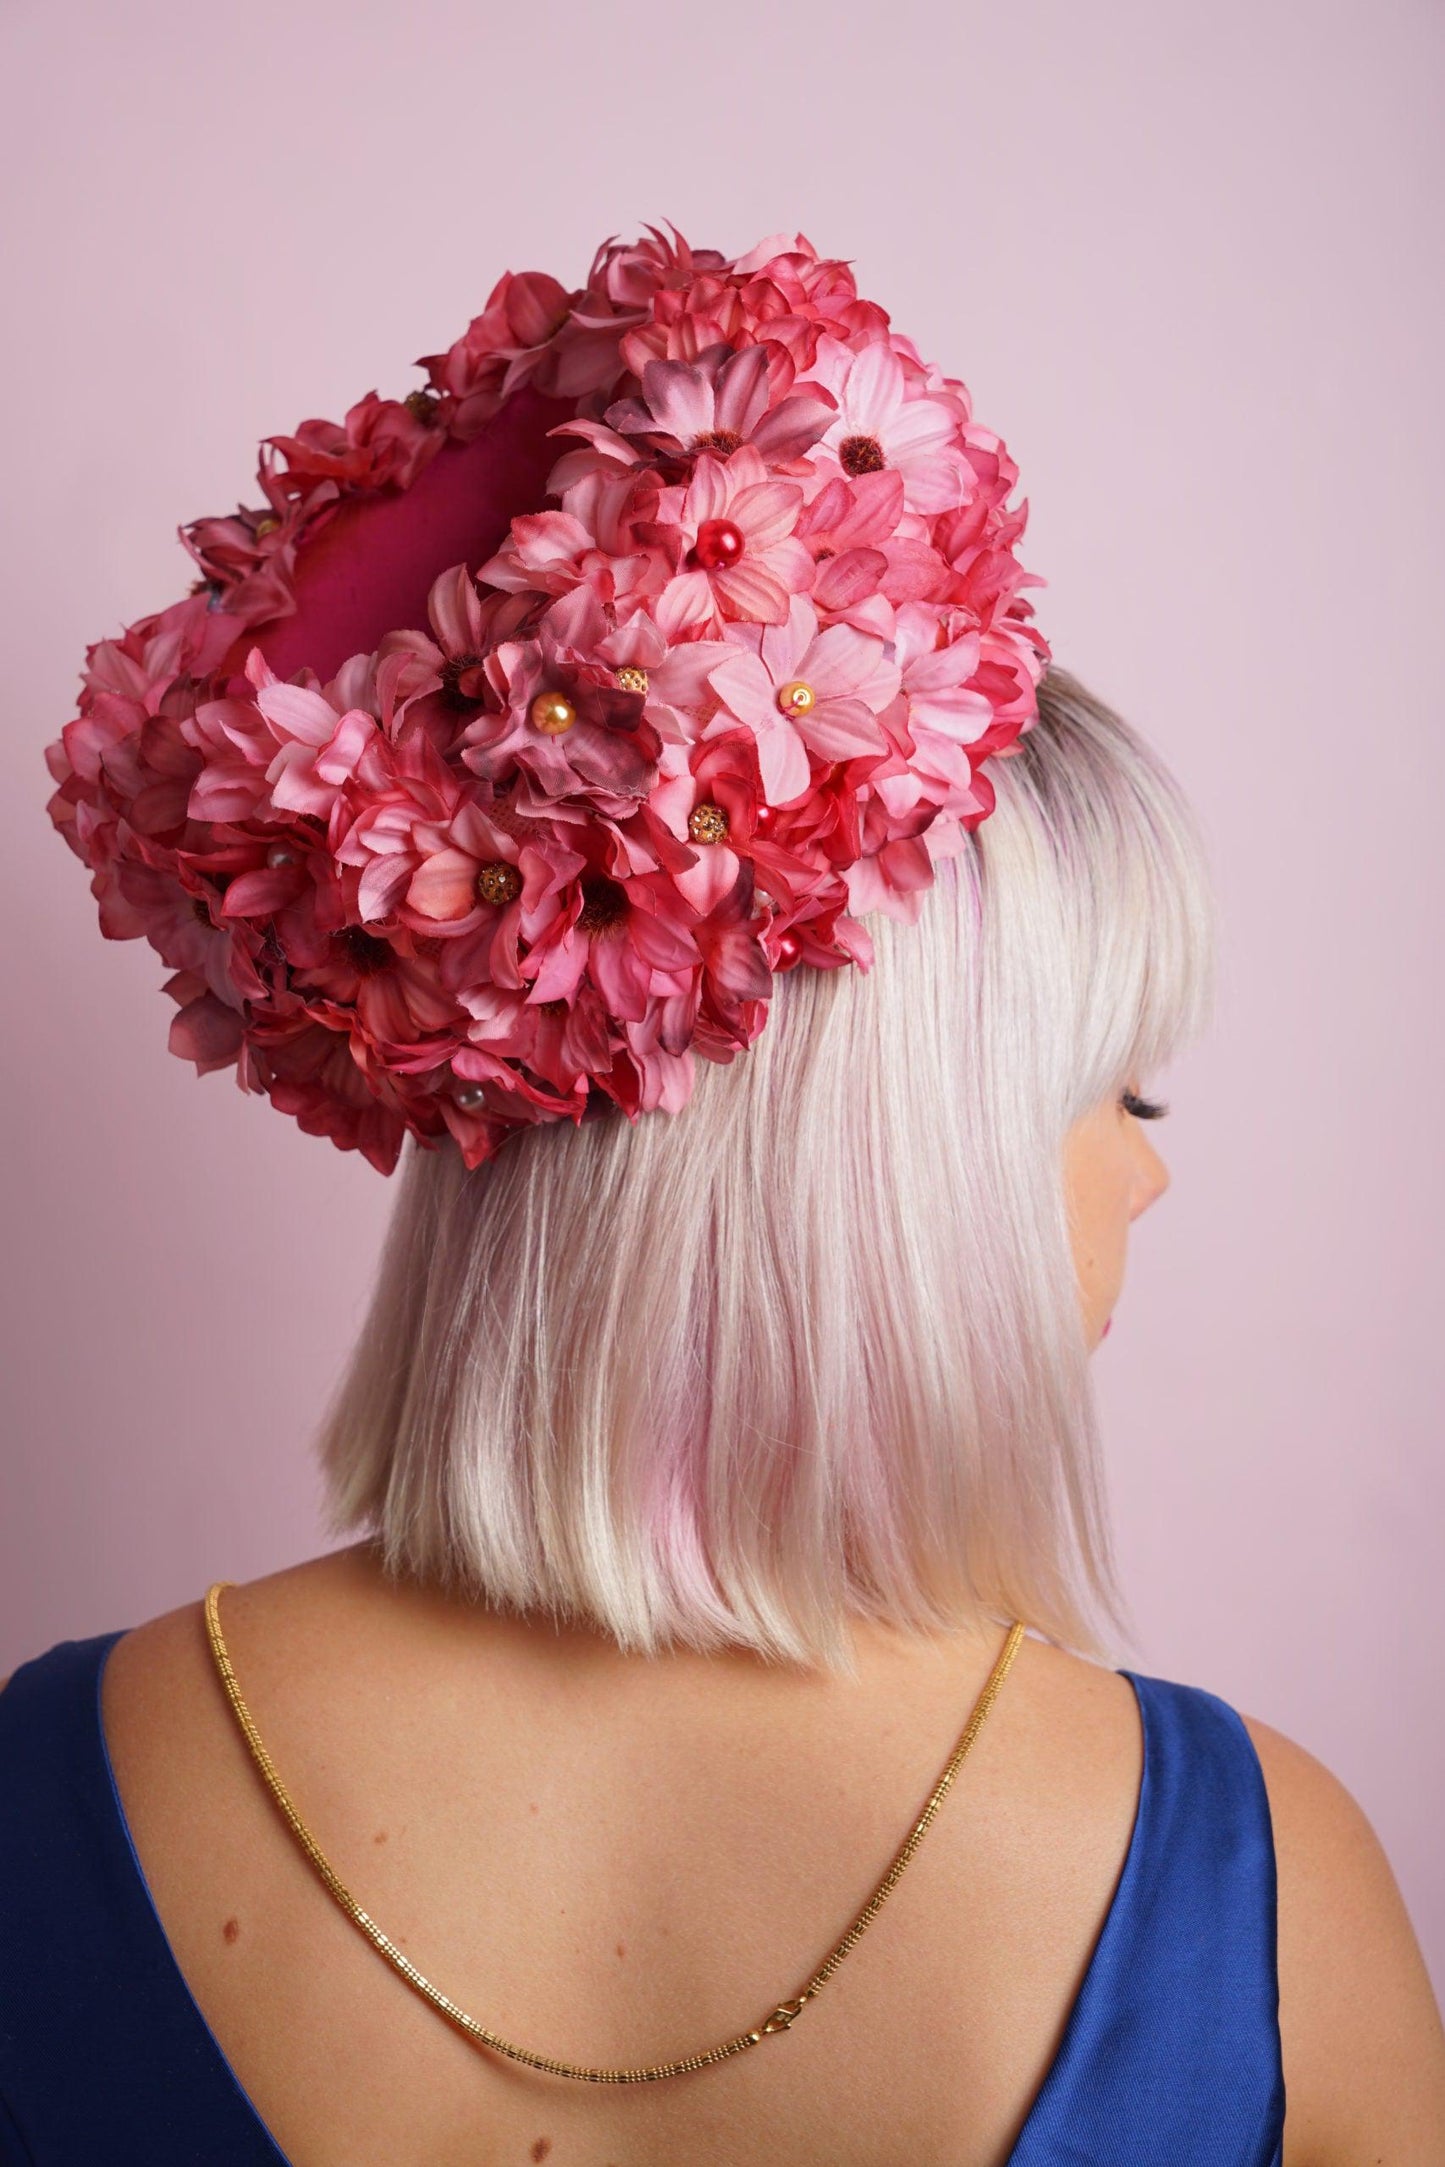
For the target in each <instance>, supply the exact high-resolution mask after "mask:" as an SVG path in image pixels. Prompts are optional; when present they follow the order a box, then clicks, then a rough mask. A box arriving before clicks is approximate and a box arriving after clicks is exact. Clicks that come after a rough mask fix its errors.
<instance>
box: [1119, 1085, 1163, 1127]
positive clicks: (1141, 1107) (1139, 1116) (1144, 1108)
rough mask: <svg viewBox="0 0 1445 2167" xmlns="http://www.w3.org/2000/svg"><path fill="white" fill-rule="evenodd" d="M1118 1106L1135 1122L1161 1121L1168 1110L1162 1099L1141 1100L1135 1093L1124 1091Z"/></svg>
mask: <svg viewBox="0 0 1445 2167" xmlns="http://www.w3.org/2000/svg"><path fill="white" fill-rule="evenodd" d="M1119 1104H1120V1105H1121V1106H1122V1107H1123V1109H1124V1111H1125V1113H1126V1114H1132V1115H1133V1116H1134V1119H1135V1120H1136V1121H1162V1120H1163V1118H1164V1116H1165V1115H1166V1114H1167V1113H1168V1111H1169V1108H1168V1107H1167V1106H1166V1105H1165V1104H1164V1102H1163V1100H1162V1099H1141V1098H1140V1097H1139V1096H1138V1094H1137V1093H1136V1092H1133V1091H1126V1092H1125V1093H1124V1095H1123V1097H1122V1098H1121V1099H1120V1101H1119Z"/></svg>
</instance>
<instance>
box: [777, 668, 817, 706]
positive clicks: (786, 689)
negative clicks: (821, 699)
mask: <svg viewBox="0 0 1445 2167" xmlns="http://www.w3.org/2000/svg"><path fill="white" fill-rule="evenodd" d="M817 698H818V695H817V693H816V692H814V690H813V688H812V686H811V685H806V684H804V682H803V680H802V678H801V677H792V678H789V680H788V682H787V684H786V685H780V686H779V687H778V705H779V707H780V708H781V709H782V710H783V713H784V714H785V715H806V714H807V712H808V710H809V708H811V707H813V706H814V705H815V704H816V702H817Z"/></svg>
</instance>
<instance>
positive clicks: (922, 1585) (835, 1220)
mask: <svg viewBox="0 0 1445 2167" xmlns="http://www.w3.org/2000/svg"><path fill="white" fill-rule="evenodd" d="M991 773H992V774H993V775H994V779H995V782H996V785H997V790H998V805H997V809H996V810H995V812H994V813H993V814H992V815H991V817H990V818H989V819H987V820H986V821H985V822H984V823H983V825H982V826H981V827H980V828H979V829H978V830H977V832H976V834H975V835H974V836H973V837H972V838H971V839H970V841H969V844H968V847H967V848H966V850H965V851H964V853H963V854H962V855H961V856H959V857H957V858H955V859H949V860H945V861H944V862H943V863H942V864H941V865H940V867H939V871H938V878H937V880H936V881H935V883H934V884H933V886H932V887H931V888H930V889H929V890H928V891H927V893H926V894H925V896H924V898H923V905H922V909H921V912H920V915H919V918H918V922H917V923H916V924H913V925H902V924H898V923H895V922H893V921H892V920H889V919H887V918H881V917H874V918H873V919H872V920H871V921H870V930H871V931H872V933H873V935H874V939H875V942H876V951H877V952H876V960H875V962H874V964H873V967H872V968H871V969H870V970H869V971H867V972H864V971H861V970H858V969H856V968H851V967H846V968H843V969H840V970H836V971H817V970H808V969H801V970H797V971H794V972H793V973H791V974H788V975H785V976H784V977H782V978H780V979H779V981H778V982H777V991H776V996H775V999H774V1003H773V1012H772V1015H771V1018H770V1020H769V1022H768V1024H767V1027H766V1029H765V1030H764V1031H763V1033H762V1035H761V1037H760V1038H759V1040H758V1041H757V1043H756V1045H755V1046H754V1047H753V1048H752V1049H751V1050H750V1051H749V1052H747V1053H745V1054H742V1055H740V1056H739V1057H738V1058H737V1059H736V1060H735V1061H733V1062H732V1063H731V1064H729V1065H727V1066H719V1065H716V1064H712V1063H709V1062H705V1061H699V1063H698V1076H697V1084H696V1089H695V1092H694V1095H693V1098H692V1100H691V1103H690V1104H689V1105H688V1106H687V1107H686V1109H685V1110H684V1111H682V1112H681V1113H676V1114H667V1113H656V1114H647V1115H643V1116H642V1117H641V1118H640V1119H639V1120H637V1121H636V1122H635V1123H631V1122H629V1121H628V1120H627V1119H626V1118H625V1117H623V1116H621V1115H616V1116H614V1117H607V1118H603V1119H600V1120H595V1121H587V1122H584V1123H583V1124H582V1126H581V1127H580V1128H573V1127H572V1126H571V1125H570V1124H569V1125H560V1124H554V1125H549V1126H543V1127H539V1128H537V1129H535V1130H531V1131H528V1132H526V1133H524V1134H522V1135H519V1136H517V1137H515V1138H513V1139H512V1140H511V1141H510V1142H509V1143H508V1144H507V1145H506V1146H505V1148H504V1149H503V1151H502V1152H501V1153H500V1155H499V1156H498V1157H497V1158H496V1159H495V1160H493V1161H492V1162H491V1163H490V1164H488V1165H486V1166H483V1167H481V1168H479V1169H477V1170H476V1171H475V1172H468V1171H467V1169H466V1168H465V1166H464V1165H463V1163H462V1160H461V1157H460V1155H459V1154H458V1153H457V1151H456V1150H455V1149H454V1148H453V1147H450V1146H447V1147H445V1148H443V1149H441V1150H426V1149H424V1148H423V1149H418V1148H416V1147H415V1146H409V1147H408V1156H407V1158H406V1160H405V1161H404V1164H403V1168H402V1172H401V1177H400V1178H401V1190H400V1195H399V1197H398V1199H397V1203H396V1206H395V1209H394V1216H393V1219H392V1222H391V1226H390V1230H389V1233H388V1237H387V1241H386V1245H385V1249H384V1253H383V1256H382V1261H381V1267H380V1273H379V1277H378V1281H377V1285H376V1289H375V1293H374V1296H373V1299H372V1303H371V1309H370V1313H369V1316H368V1318H367V1321H366V1324H365V1327H364V1329H363V1331H362V1334H361V1338H360V1341H359V1343H358V1345H357V1347H356V1349H355V1352H354V1354H353V1355H352V1357H351V1360H350V1363H349V1366H348V1368H347V1369H346V1371H345V1373H344V1375H343V1377H342V1379H341V1382H340V1385H339V1388H338V1390H337V1392H336V1394H335V1396H334V1399H333V1402H332V1404H331V1407H330V1409H329V1411H328V1413H327V1416H326V1418H325V1421H324V1425H323V1429H322V1434H321V1440H320V1443H321V1455H322V1463H323V1467H324V1471H325V1476H326V1482H327V1489H328V1497H329V1503H330V1509H331V1518H332V1525H333V1528H334V1531H335V1532H336V1533H337V1534H343V1533H355V1532H357V1531H365V1532H366V1533H368V1534H370V1535H371V1536H373V1537H374V1538H375V1539H376V1541H377V1543H378V1546H379V1549H380V1552H381V1555H382V1557H383V1559H384V1562H385V1565H386V1567H387V1569H388V1570H389V1571H391V1572H393V1573H395V1574H399V1575H406V1576H411V1577H416V1578H420V1579H423V1580H427V1581H432V1582H435V1583H440V1584H442V1585H444V1586H446V1587H449V1588H451V1589H453V1590H457V1591H465V1592H467V1593H469V1594H470V1595H472V1596H473V1597H474V1598H476V1599H479V1600H481V1601H483V1602H485V1603H488V1604H491V1605H494V1606H496V1607H499V1608H503V1609H508V1610H514V1611H521V1612H534V1613H535V1612H542V1613H547V1614H550V1615H551V1616H552V1617H554V1618H557V1619H559V1620H567V1621H570V1622H582V1623H585V1624H589V1625H591V1626H592V1627H594V1628H599V1629H601V1630H602V1631H603V1632H605V1633H606V1634H608V1635H610V1636H611V1637H612V1638H613V1639H615V1641H616V1642H617V1643H618V1644H619V1645H620V1646H621V1647H622V1648H624V1649H626V1650H628V1651H631V1652H640V1653H652V1652H655V1651H657V1650H659V1649H661V1648H664V1647H666V1646H668V1645H669V1644H674V1643H681V1644H686V1645H689V1646H693V1647H697V1648H701V1649H704V1650H709V1649H718V1648H720V1647H723V1646H726V1645H733V1646H741V1647H745V1648H750V1649H752V1650H755V1651H756V1652H757V1653H758V1654H760V1655H762V1656H764V1657H765V1658H769V1659H773V1660H784V1661H795V1662H801V1663H808V1664H820V1665H823V1666H826V1667H828V1668H832V1669H835V1670H842V1671H848V1670H851V1669H852V1667H853V1660H854V1659H853V1652H852V1646H851V1635H850V1631H849V1620H850V1616H854V1615H861V1616H864V1617H871V1618H876V1619H882V1620H886V1621H889V1622H890V1623H892V1624H894V1625H896V1626H897V1627H899V1628H902V1629H905V1630H917V1631H934V1630H946V1629H948V1628H950V1627H954V1626H958V1625H961V1624H966V1623H979V1622H982V1621H983V1620H985V1619H1003V1618H1013V1617H1018V1618H1023V1619H1025V1620H1026V1621H1027V1622H1028V1623H1029V1624H1030V1625H1032V1626H1035V1627H1036V1628H1038V1629H1039V1630H1040V1631H1041V1632H1042V1633H1044V1634H1045V1635H1047V1636H1048V1637H1050V1638H1052V1639H1055V1640H1058V1641H1060V1642H1062V1643H1064V1644H1065V1645H1068V1646H1072V1647H1076V1648H1082V1649H1086V1650H1089V1649H1098V1648H1099V1647H1100V1646H1101V1645H1102V1644H1103V1642H1102V1639H1101V1634H1106V1633H1107V1632H1108V1631H1110V1630H1111V1629H1112V1625H1113V1622H1114V1621H1115V1620H1116V1618H1117V1606H1116V1603H1115V1598H1114V1592H1113V1581H1112V1570H1111V1564H1110V1556H1109V1540H1108V1529H1107V1522H1106V1518H1105V1514H1104V1510H1103V1503H1102V1497H1101V1485H1100V1476H1099V1467H1098V1457H1097V1439H1096V1428H1095V1415H1094V1408H1093V1401H1092V1397H1091V1392H1090V1385H1089V1369H1088V1354H1087V1348H1086V1345H1085V1339H1084V1332H1083V1327H1082V1322H1081V1312H1080V1306H1079V1296H1078V1287H1077V1281H1076V1279H1075V1275H1074V1268H1073V1263H1072V1255H1071V1246H1070V1239H1069V1225H1068V1214H1067V1208H1066V1198H1065V1192H1064V1183H1063V1168H1062V1146H1063V1142H1064V1137H1065V1133H1066V1131H1067V1130H1068V1129H1069V1127H1070V1126H1071V1124H1072V1123H1073V1122H1074V1121H1075V1120H1076V1119H1077V1118H1078V1117H1079V1116H1081V1115H1082V1114H1084V1113H1086V1112H1087V1111H1089V1110H1090V1109H1091V1108H1093V1107H1094V1106H1096V1105H1098V1104H1099V1103H1100V1102H1101V1101H1102V1100H1104V1099H1106V1098H1107V1097H1109V1096H1110V1095H1111V1094H1118V1093H1119V1092H1120V1091H1121V1090H1123V1089H1124V1088H1125V1086H1126V1085H1127V1084H1129V1083H1130V1082H1134V1083H1135V1086H1136V1088H1144V1087H1145V1085H1146V1082H1147V1079H1149V1078H1150V1077H1152V1076H1153V1075H1154V1074H1155V1073H1156V1072H1157V1071H1158V1070H1159V1069H1160V1068H1161V1067H1162V1066H1163V1065H1164V1064H1165V1063H1166V1062H1167V1061H1168V1060H1169V1059H1170V1057H1171V1056H1172V1055H1173V1054H1174V1053H1175V1051H1176V1050H1177V1049H1178V1048H1179V1047H1180V1046H1181V1045H1182V1044H1184V1043H1185V1042H1186V1041H1188V1040H1189V1039H1190V1038H1192V1037H1193V1036H1194V1035H1195V1034H1196V1032H1197V1030H1198V1029H1199V1027H1200V1026H1201V1024H1202V1021H1203V1018H1204V1015H1205V1010H1206V1006H1207V1001H1208V988H1209V980H1210V976H1211V969H1210V958H1211V945H1212V942H1211V917H1212V914H1211V910H1210V906H1209V901H1208V890H1207V885H1206V879H1205V872H1204V866H1203V859H1202V853H1201V848H1200V843H1199V839H1198V835H1197V831H1196V828H1195V824H1194V822H1193V820H1192V818H1191V817H1190V814H1189V812H1188V810H1187V808H1186V806H1185V805H1184V803H1183V801H1182V800H1181V797H1180V795H1179V792H1178V789H1177V787H1176V786H1175V784H1174V783H1173V782H1172V780H1171V779H1170V777H1169V776H1168V775H1167V773H1166V772H1165V771H1164V769H1163V768H1162V767H1161V765H1160V763H1159V761H1158V759H1157V758H1156V757H1155V756H1154V755H1153V753H1151V752H1150V751H1149V750H1148V749H1147V747H1146V746H1145V745H1144V744H1143V743H1142V741H1141V740H1140V739H1139V738H1138V737H1137V736H1136V735H1135V734H1134V733H1133V731H1132V730H1130V729H1129V728H1128V726H1127V725H1126V724H1125V723H1123V722H1122V721H1120V720H1119V718H1118V717H1117V716H1116V715H1114V714H1113V713H1111V712H1110V710H1109V709H1108V708H1106V707H1105V706H1103V705H1102V704H1101V703H1100V702H1099V701H1097V700H1095V699H1093V698H1092V697H1091V696H1090V695H1089V694H1088V693H1087V692H1086V691H1085V690H1084V689H1083V687H1082V686H1081V685H1079V684H1078V683H1077V682H1076V681H1075V680H1074V679H1072V678H1070V677H1069V676H1067V675H1066V674H1065V673H1064V672H1063V671H1062V670H1059V669H1052V670H1050V672H1049V673H1048V675H1047V676H1046V678H1045V680H1044V683H1043V685H1042V686H1041V688H1040V719H1039V721H1038V723H1037V725H1036V726H1035V727H1034V728H1033V729H1032V730H1030V731H1029V732H1028V733H1026V735H1025V737H1024V738H1023V740H1022V741H1021V744H1020V746H1019V747H1018V749H1017V750H1016V751H1015V752H1014V753H1013V754H1012V755H1011V756H1010V757H1008V758H1006V759H1000V760H995V761H994V762H993V763H992V764H991Z"/></svg>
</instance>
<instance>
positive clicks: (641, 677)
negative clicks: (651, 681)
mask: <svg viewBox="0 0 1445 2167" xmlns="http://www.w3.org/2000/svg"><path fill="white" fill-rule="evenodd" d="M615 674H616V678H617V688H618V690H619V692H646V690H647V672H646V670H639V669H638V668H637V666H636V664H635V663H632V662H625V663H624V664H623V665H622V668H621V669H620V670H618V671H617V672H616V673H615Z"/></svg>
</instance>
